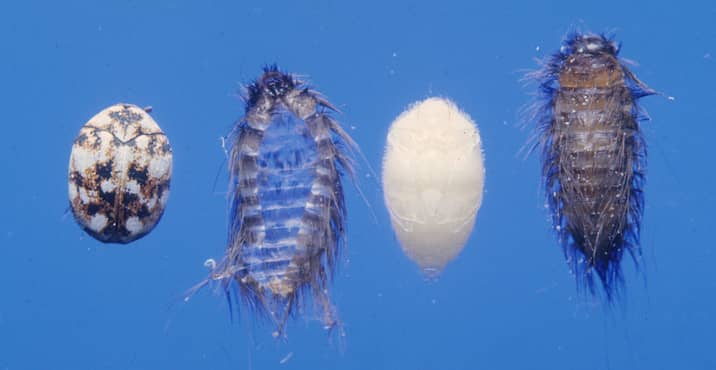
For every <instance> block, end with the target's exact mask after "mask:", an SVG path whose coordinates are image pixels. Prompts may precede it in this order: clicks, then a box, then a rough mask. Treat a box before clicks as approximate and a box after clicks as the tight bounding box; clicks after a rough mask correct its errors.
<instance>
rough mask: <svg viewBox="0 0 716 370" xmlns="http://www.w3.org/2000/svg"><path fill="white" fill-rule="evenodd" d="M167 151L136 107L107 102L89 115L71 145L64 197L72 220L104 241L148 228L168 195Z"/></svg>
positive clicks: (123, 238)
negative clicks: (66, 199) (67, 181)
mask: <svg viewBox="0 0 716 370" xmlns="http://www.w3.org/2000/svg"><path fill="white" fill-rule="evenodd" d="M171 173H172V151H171V148H170V146H169V141H168V140H167V137H166V135H164V133H163V132H162V131H161V129H160V128H159V126H158V125H157V123H156V122H155V121H154V120H153V119H152V118H151V117H150V116H149V114H147V112H145V111H144V110H142V109H141V108H139V107H137V106H134V105H130V104H117V105H113V106H111V107H109V108H107V109H105V110H103V111H101V112H100V113H98V114H97V115H95V116H94V117H92V119H90V120H89V121H88V122H87V124H85V125H84V126H83V127H82V129H81V130H80V133H79V135H78V136H77V138H76V139H75V142H74V145H73V146H72V154H71V155H70V166H69V198H70V206H71V208H72V213H73V214H74V216H75V219H76V220H77V222H78V223H79V224H80V226H82V228H83V229H84V230H85V231H86V232H87V233H88V234H90V235H91V236H93V237H94V238H96V239H97V240H99V241H102V242H105V243H129V242H132V241H134V240H137V239H139V238H141V237H142V236H144V235H146V234H147V233H149V232H150V231H151V230H152V229H153V228H154V226H156V224H157V222H158V221H159V219H160V218H161V216H162V213H163V212H164V207H165V206H166V202H167V199H168V197H169V181H170V178H171Z"/></svg>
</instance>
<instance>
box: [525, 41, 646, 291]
mask: <svg viewBox="0 0 716 370" xmlns="http://www.w3.org/2000/svg"><path fill="white" fill-rule="evenodd" d="M618 52H619V47H618V45H617V44H616V43H614V42H613V41H611V40H609V39H607V38H605V37H604V36H601V35H594V34H574V35H572V36H571V37H569V38H568V39H567V41H566V42H565V43H564V45H563V46H562V48H561V50H560V52H559V53H557V54H555V55H554V56H553V57H552V58H551V59H550V60H549V61H548V62H547V63H546V65H545V68H544V69H543V70H542V71H539V72H538V73H536V74H534V76H535V77H537V78H538V79H539V81H540V87H541V93H542V97H543V98H544V104H543V105H542V106H541V107H540V108H539V110H538V115H537V117H538V118H539V126H540V130H541V131H540V143H541V147H542V160H543V176H544V182H545V191H546V196H547V202H548V205H549V207H550V210H551V212H552V218H553V224H554V228H555V230H556V232H557V235H558V236H559V239H560V243H561V244H562V247H563V249H564V252H565V256H566V258H567V261H568V263H569V265H570V267H571V268H572V270H573V272H574V273H575V274H576V275H577V278H578V280H579V281H580V282H584V283H586V285H587V286H588V288H589V289H590V290H591V291H592V292H594V289H593V278H592V272H593V271H594V272H596V274H597V276H598V277H599V280H600V281H601V283H602V286H603V287H604V291H605V293H606V296H607V299H609V300H611V298H612V296H613V294H614V293H615V292H616V291H617V290H618V288H619V286H620V283H621V280H622V278H621V269H620V267H619V264H620V261H621V257H622V255H623V253H624V251H625V250H626V251H628V252H629V253H631V254H632V255H633V256H636V255H638V254H639V253H640V246H639V231H640V223H641V216H642V209H643V202H644V200H643V194H642V188H643V182H644V170H645V167H646V145H645V143H644V139H643V137H642V134H641V132H640V128H639V120H640V112H639V108H638V107H637V99H639V98H640V97H642V96H646V95H650V94H653V91H652V90H650V89H649V88H647V87H646V86H645V85H644V84H643V83H641V82H640V81H639V80H638V79H637V78H636V76H634V74H633V73H632V72H631V71H630V70H629V69H628V68H627V67H626V66H625V65H624V64H623V63H622V62H621V61H620V60H619V58H618V57H617V54H618Z"/></svg>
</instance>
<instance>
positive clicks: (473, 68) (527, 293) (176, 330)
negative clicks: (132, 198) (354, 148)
mask: <svg viewBox="0 0 716 370" xmlns="http://www.w3.org/2000/svg"><path fill="white" fill-rule="evenodd" d="M2 8H3V9H2V12H1V13H0V50H1V53H0V55H1V57H0V105H1V106H2V111H3V114H2V116H1V117H2V126H1V127H2V136H1V137H2V145H0V160H1V162H0V174H1V175H0V176H1V180H2V181H0V194H2V198H3V202H2V203H1V204H2V206H1V207H2V208H1V209H2V212H0V289H1V291H0V369H8V370H18V369H237V368H255V369H265V368H285V369H607V368H611V369H627V368H628V369H678V368H683V369H714V368H716V358H714V356H713V348H714V343H716V318H714V313H715V312H716V298H714V292H715V291H716V272H715V271H714V265H715V264H716V255H715V254H714V244H713V243H714V242H713V240H714V229H716V222H714V217H713V209H714V208H715V207H716V195H715V194H716V192H715V191H714V188H715V186H716V175H715V172H714V171H713V158H714V155H713V153H714V152H713V150H714V148H713V137H714V136H715V135H716V126H715V125H714V122H715V120H716V88H714V84H715V83H716V26H715V23H714V21H713V19H714V18H715V17H716V5H714V3H713V2H708V1H701V2H698V1H694V2H688V1H681V2H673V1H648V2H647V1H644V2H636V1H634V2H626V1H625V2H621V1H620V2H612V1H599V2H575V1H554V2H551V3H550V4H548V5H545V4H538V2H534V3H531V2H530V3H528V2H526V1H525V2H524V3H516V2H510V1H495V2H480V1H406V2H398V1H396V2H389V1H374V2H373V1H351V2H347V1H346V2H339V1H325V0H319V1H311V2H308V1H272V2H261V1H253V2H249V1H217V0H204V1H138V0H136V1H45V2H40V1H25V2H19V1H17V2H6V3H4V4H3V7H2ZM575 28H580V29H583V30H594V31H614V32H615V33H616V36H617V39H618V40H620V41H622V42H623V49H622V54H621V55H622V56H623V57H625V58H629V59H633V60H636V61H638V62H639V66H637V67H634V71H635V72H636V73H637V75H638V76H639V77H640V78H641V79H642V80H643V81H645V82H646V83H648V84H649V85H650V86H652V87H653V88H655V89H657V90H659V91H661V92H663V93H664V94H665V95H668V96H674V97H675V100H673V101H671V100H669V99H667V98H666V97H665V96H653V97H649V98H645V99H644V100H642V103H643V104H644V106H645V107H646V108H647V109H648V111H649V113H650V115H651V116H652V118H653V121H652V122H649V123H646V124H644V126H643V127H644V131H645V134H646V138H647V141H648V143H649V144H650V158H649V172H648V183H647V188H646V199H647V202H646V214H645V218H644V228H643V249H644V261H643V264H642V266H643V268H642V270H641V271H642V273H641V274H637V273H636V272H635V269H634V268H633V264H632V263H631V261H630V260H625V263H624V266H625V269H626V278H627V296H626V299H625V300H624V304H623V305H622V306H619V307H617V308H616V309H614V310H611V311H605V310H604V307H603V306H602V305H601V304H600V303H599V302H598V301H594V300H590V299H585V298H584V297H580V296H579V295H578V294H577V293H576V289H575V284H574V281H573V277H572V276H570V275H569V273H568V271H567V267H566V265H565V263H564V261H563V258H562V253H561V250H560V249H559V247H558V246H557V244H556V242H555V238H554V236H553V235H552V234H551V232H550V230H549V225H548V221H547V212H546V210H545V209H544V206H543V205H544V202H543V200H542V195H541V192H540V184H539V181H540V176H539V164H538V161H537V158H536V157H535V156H532V157H530V158H528V159H527V160H524V159H523V158H522V157H521V156H519V155H518V154H517V153H518V151H519V149H520V148H521V147H522V145H523V144H524V142H525V140H526V138H527V136H528V133H529V132H528V131H527V130H521V129H519V128H518V121H519V116H518V111H519V109H520V108H521V107H522V106H524V105H525V104H526V103H528V102H529V99H530V93H531V92H533V91H534V86H528V87H525V86H523V83H522V82H520V78H521V76H522V75H523V74H524V72H525V71H527V70H530V69H534V68H536V66H537V64H536V62H535V61H534V59H535V58H542V57H544V56H545V55H547V54H548V53H551V52H553V51H554V50H556V49H557V48H558V47H559V44H560V40H561V39H562V38H563V36H564V35H565V34H566V33H567V32H568V31H570V30H573V29H575ZM272 62H277V63H279V64H280V66H281V67H282V68H284V69H286V70H288V71H291V72H296V73H301V74H305V75H306V76H308V77H309V78H310V81H311V82H312V84H313V85H314V86H316V87H317V88H318V89H319V90H320V91H322V92H323V93H325V94H326V95H327V96H328V97H329V99H330V100H331V101H332V102H333V103H334V104H335V105H337V106H338V107H339V108H340V109H341V110H342V111H343V114H342V115H340V116H339V119H340V120H341V122H342V123H343V124H344V125H345V127H347V128H348V129H349V131H350V133H351V134H352V135H353V137H354V138H355V140H356V141H357V142H358V143H359V144H360V145H361V146H362V149H363V152H364V153H365V155H366V158H367V160H368V162H369V163H370V165H372V166H373V167H374V168H375V169H376V171H379V170H380V160H381V156H382V151H383V145H384V141H385V135H386V133H387V129H388V125H389V123H390V122H391V121H392V120H393V119H394V118H395V117H396V116H397V115H398V114H399V113H400V112H402V111H403V110H404V109H405V107H406V106H407V105H408V104H410V103H412V102H414V101H416V100H419V99H424V98H426V97H428V96H432V95H440V96H445V97H450V98H451V99H453V100H454V101H456V102H457V104H458V105H459V106H460V107H461V108H462V109H463V110H465V111H466V112H468V113H469V114H470V115H471V116H472V117H473V119H474V120H475V121H477V123H478V125H479V128H480V131H481V134H482V139H483V143H484V150H485V154H486V166H487V177H486V191H485V197H484V203H483V206H482V208H481V210H480V212H479V214H478V219H477V223H476V226H475V229H474V232H473V235H472V237H471V238H470V240H469V242H468V244H467V246H466V248H465V249H464V251H463V253H462V254H461V255H460V256H459V257H458V258H457V259H456V260H455V261H454V262H453V263H452V264H450V265H449V266H448V268H447V269H446V270H445V272H444V274H443V275H442V276H441V278H440V279H439V280H438V281H436V282H425V281H424V280H423V278H422V276H421V275H420V273H419V271H418V269H417V267H415V266H414V265H413V264H412V263H411V262H410V261H409V260H408V259H407V258H406V257H405V256H404V255H403V254H402V252H401V250H400V248H399V246H398V244H397V242H396V240H395V238H394V236H393V234H392V231H391V229H390V225H389V222H388V215H387V212H386V211H385V209H384V206H383V202H382V196H381V194H380V191H379V185H378V182H377V181H375V179H372V178H369V177H367V175H369V172H368V171H367V170H366V168H367V166H364V167H363V171H362V172H361V173H360V184H361V187H362V189H364V190H365V192H366V193H367V198H368V200H369V202H370V204H371V205H370V207H369V206H367V205H366V203H365V202H364V201H363V200H362V199H361V198H360V197H359V196H358V195H357V192H356V191H354V189H353V188H350V187H349V189H350V191H349V195H348V206H349V213H350V215H349V225H348V226H349V230H348V248H347V249H346V253H345V254H344V258H343V261H342V264H341V269H340V273H339V274H338V276H337V278H336V280H335V284H334V287H333V297H334V303H336V304H337V306H338V309H339V312H340V314H341V318H342V320H343V321H344V323H345V326H346V332H347V336H346V340H345V344H344V345H339V344H338V343H336V341H333V342H331V341H330V340H329V339H328V337H327V336H326V333H325V332H324V331H323V329H322V327H321V324H320V322H319V321H317V320H314V319H311V318H310V317H309V318H299V319H297V320H294V321H293V322H292V323H291V324H290V326H289V328H288V335H289V339H288V342H287V343H282V342H277V341H275V340H273V339H272V338H271V336H270V332H271V330H272V328H271V327H270V326H268V325H261V324H252V323H251V322H252V321H251V319H250V318H249V317H248V316H246V315H243V314H240V315H238V316H236V317H235V319H234V321H233V322H232V321H231V320H230V318H229V312H228V311H229V310H228V308H227V306H226V302H225V301H224V299H223V297H221V296H219V295H216V294H212V292H211V291H210V290H204V291H202V292H201V293H199V294H198V295H196V296H195V297H194V298H193V299H192V300H190V301H189V302H188V303H183V302H182V300H181V294H182V292H183V291H185V290H186V289H187V288H189V287H190V286H192V285H193V284H194V283H196V282H198V281H199V280H201V279H203V278H204V277H205V276H206V274H207V271H206V269H205V268H204V267H203V265H202V264H203V262H204V260H205V259H207V258H212V257H213V258H219V257H220V256H221V254H222V251H223V248H224V244H225V236H226V231H225V230H226V219H227V214H226V207H225V194H224V193H225V187H226V176H225V172H226V168H225V160H224V154H223V152H222V149H221V147H220V142H219V138H220V137H221V136H222V135H225V134H226V133H228V131H229V129H230V128H231V125H232V123H233V121H234V120H236V119H237V118H238V117H239V116H240V115H241V113H242V112H243V106H242V104H241V101H240V99H238V98H237V95H236V94H237V92H238V91H239V87H240V83H246V82H250V81H251V80H252V79H254V78H255V77H256V76H258V75H259V73H260V68H261V67H262V65H264V64H265V63H272ZM117 102H131V103H135V104H137V105H140V106H145V105H151V106H153V107H154V113H153V114H152V115H153V117H154V118H155V119H156V120H157V121H158V122H159V124H160V125H161V127H162V128H163V130H164V131H165V132H166V133H167V135H168V136H169V138H170V140H171V144H172V146H173V150H174V176H173V180H172V193H171V197H170V201H169V205H168V208H167V211H166V213H165V215H164V218H163V219H162V220H161V222H160V224H159V225H158V227H157V228H156V229H155V230H154V231H153V232H152V233H151V234H150V235H148V236H146V237H145V238H143V239H141V240H139V241H137V242H135V243H133V244H130V245H125V246H122V245H103V244H101V243H99V242H97V241H95V240H94V239H92V238H90V237H88V236H87V235H85V234H84V233H83V232H82V231H81V230H80V228H79V227H77V226H76V225H75V223H74V221H73V220H72V217H71V215H68V214H67V213H66V210H67V207H68V202H67V184H66V181H67V163H68V158H69V152H70V147H71V144H72V141H73V139H74V137H75V136H76V135H77V133H78V131H79V129H80V127H81V126H82V125H83V124H84V123H85V122H86V121H87V120H88V119H89V118H90V117H91V116H92V115H94V114H95V113H96V112H98V111H99V110H101V109H102V108H104V107H106V106H109V105H111V104H114V103H117ZM351 127H354V128H351ZM217 174H219V175H218V180H215V179H217ZM371 210H372V211H371ZM371 212H373V213H375V215H376V217H375V218H374V217H373V216H372V215H371ZM282 360H284V361H283V364H281V362H282Z"/></svg>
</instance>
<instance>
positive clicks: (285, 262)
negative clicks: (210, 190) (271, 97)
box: [241, 112, 317, 295]
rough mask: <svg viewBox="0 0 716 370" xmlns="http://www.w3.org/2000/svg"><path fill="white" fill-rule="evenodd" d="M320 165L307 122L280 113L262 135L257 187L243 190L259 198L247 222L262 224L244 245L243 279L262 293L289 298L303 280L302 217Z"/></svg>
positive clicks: (258, 157) (304, 252)
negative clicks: (301, 273) (265, 290)
mask: <svg viewBox="0 0 716 370" xmlns="http://www.w3.org/2000/svg"><path fill="white" fill-rule="evenodd" d="M316 161H317V152H316V145H315V143H314V141H313V138H311V137H310V135H309V134H308V132H307V127H306V125H305V123H304V122H303V121H301V120H299V119H297V118H295V117H294V116H292V115H291V114H290V113H288V112H281V113H279V114H276V115H275V116H274V119H273V121H272V123H271V124H270V126H269V127H268V128H267V130H266V131H264V132H263V139H262V141H261V144H260V149H259V152H258V156H257V157H256V164H257V170H256V182H255V184H256V185H255V186H251V185H250V184H249V185H244V186H246V187H247V188H251V189H247V190H249V191H250V192H251V193H255V194H256V195H257V197H258V204H256V207H255V208H251V209H250V211H253V212H246V213H245V214H244V215H243V217H244V218H249V219H252V218H253V219H256V220H259V219H260V221H261V222H256V224H255V225H253V226H251V227H252V228H253V230H252V234H253V235H254V237H253V238H251V239H252V242H249V243H246V244H245V245H244V246H243V248H242V250H241V260H242V262H243V265H244V266H245V268H246V270H245V274H246V275H245V276H246V277H248V279H249V280H251V281H253V282H255V284H256V285H257V286H258V287H259V288H260V289H269V290H270V291H271V292H273V293H274V294H279V295H286V294H288V293H291V292H293V291H294V290H295V286H294V285H295V283H296V282H297V281H299V272H300V269H301V268H302V266H303V264H304V263H305V261H306V256H307V251H306V246H305V245H303V244H302V243H300V242H299V241H298V235H299V233H300V231H301V230H302V229H306V228H307V227H309V225H305V224H304V222H303V218H304V214H305V212H306V208H307V203H308V200H309V195H310V192H311V187H312V186H313V182H314V179H315V165H316ZM242 192H243V190H242ZM247 211H249V210H247ZM247 221H249V220H247Z"/></svg>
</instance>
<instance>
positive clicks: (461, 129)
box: [383, 98, 485, 277]
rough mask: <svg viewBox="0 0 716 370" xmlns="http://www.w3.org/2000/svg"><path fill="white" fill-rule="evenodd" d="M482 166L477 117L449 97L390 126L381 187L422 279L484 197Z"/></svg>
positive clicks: (460, 238) (457, 239)
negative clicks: (467, 112) (469, 113)
mask: <svg viewBox="0 0 716 370" xmlns="http://www.w3.org/2000/svg"><path fill="white" fill-rule="evenodd" d="M484 178H485V169H484V165H483V158H482V149H481V142H480V135H479V132H478V130H477V127H476V126H475V123H474V122H473V121H472V120H471V119H470V117H469V116H468V115H467V114H465V113H464V112H462V111H460V110H459V109H458V107H457V106H456V105H455V104H454V103H453V102H451V101H450V100H447V99H443V98H429V99H427V100H425V101H422V102H419V103H416V104H414V105H412V106H411V107H410V108H409V109H408V110H406V111H405V112H403V113H402V114H401V115H400V116H399V117H398V118H397V119H396V120H395V121H394V122H393V124H392V125H391V127H390V130H389V132H388V138H387V144H386V151H385V155H384V157H383V193H384V196H385V204H386V207H387V208H388V211H389V213H390V220H391V223H392V226H393V229H394V230H395V234H396V236H397V237H398V240H399V242H400V245H401V247H402V248H403V251H404V252H405V253H406V254H407V255H408V257H410V259H412V260H413V261H414V262H415V263H417V264H418V266H419V267H420V268H421V269H422V270H423V272H424V273H425V274H426V276H428V277H435V276H437V275H438V274H439V273H440V272H441V271H442V270H443V268H444V267H445V265H447V263H448V262H450V261H451V260H452V259H454V258H455V257H456V256H457V255H458V254H459V253H460V251H461V250H462V249H463V247H464V245H465V242H466V241H467V238H468V237H469V236H470V233H471V232H472V229H473V227H474V223H475V218H476V216H477V211H478V209H479V208H480V204H481V203H482V191H483V187H484Z"/></svg>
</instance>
